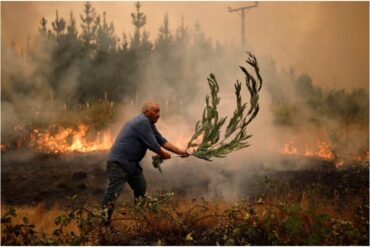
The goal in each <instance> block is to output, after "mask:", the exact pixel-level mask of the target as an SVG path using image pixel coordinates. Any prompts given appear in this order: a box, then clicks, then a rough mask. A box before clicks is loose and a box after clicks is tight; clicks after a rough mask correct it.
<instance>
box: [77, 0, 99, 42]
mask: <svg viewBox="0 0 370 247" xmlns="http://www.w3.org/2000/svg"><path fill="white" fill-rule="evenodd" d="M84 6H85V9H84V16H83V15H80V18H81V21H82V24H81V28H82V34H81V39H82V41H83V43H84V45H85V46H86V47H91V46H92V45H93V44H94V41H95V38H96V29H97V26H96V24H97V20H96V12H95V8H94V7H93V6H92V4H91V3H90V2H86V3H85V4H84Z"/></svg>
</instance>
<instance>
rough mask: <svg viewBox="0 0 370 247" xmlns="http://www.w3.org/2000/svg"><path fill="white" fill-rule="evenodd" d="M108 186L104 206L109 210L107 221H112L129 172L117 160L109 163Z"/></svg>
mask: <svg viewBox="0 0 370 247" xmlns="http://www.w3.org/2000/svg"><path fill="white" fill-rule="evenodd" d="M107 174H108V179H109V181H108V186H107V188H106V190H105V194H104V198H103V202H102V207H103V209H104V210H107V222H110V220H111V218H112V214H113V208H114V202H115V201H116V200H117V198H118V196H119V194H120V193H121V191H122V189H123V187H124V185H125V182H126V181H127V177H128V174H127V172H126V171H125V170H124V169H123V168H122V167H121V166H120V165H119V164H118V163H115V162H108V163H107Z"/></svg>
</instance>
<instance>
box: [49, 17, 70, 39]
mask: <svg viewBox="0 0 370 247" xmlns="http://www.w3.org/2000/svg"><path fill="white" fill-rule="evenodd" d="M51 25H52V27H53V30H54V32H55V37H56V39H57V41H59V40H60V38H61V36H62V35H63V33H64V30H65V28H66V21H65V20H64V19H63V18H59V15H58V10H57V11H56V17H55V21H53V22H52V23H51Z"/></svg>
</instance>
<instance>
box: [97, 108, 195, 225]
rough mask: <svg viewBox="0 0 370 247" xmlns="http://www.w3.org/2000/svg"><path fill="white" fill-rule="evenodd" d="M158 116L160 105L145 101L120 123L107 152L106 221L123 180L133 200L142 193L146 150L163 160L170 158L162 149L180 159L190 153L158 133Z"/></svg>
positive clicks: (143, 192)
mask: <svg viewBox="0 0 370 247" xmlns="http://www.w3.org/2000/svg"><path fill="white" fill-rule="evenodd" d="M159 117H160V107H159V104H158V103H157V102H155V101H146V102H145V103H144V105H143V108H142V113H140V114H139V115H138V116H136V117H135V118H133V119H132V120H130V121H129V122H127V123H126V125H124V126H123V128H122V129H121V131H120V132H119V134H118V136H117V138H116V140H115V142H114V144H113V146H112V148H111V150H110V152H109V154H108V161H107V174H108V179H109V182H108V186H107V189H106V191H105V195H104V198H103V203H102V206H103V209H104V210H107V215H106V216H107V224H109V222H110V220H111V217H112V213H113V208H114V202H115V200H116V199H117V197H118V196H119V194H120V192H121V190H122V189H123V186H124V185H125V183H126V182H128V184H129V185H130V187H131V189H132V190H133V191H134V198H135V200H136V199H138V198H140V197H144V196H145V192H146V181H145V178H144V175H143V168H142V167H141V166H140V164H139V162H140V161H141V160H142V159H143V158H144V156H145V153H146V151H147V149H150V150H151V151H153V152H155V153H157V154H158V155H160V156H161V157H162V158H163V159H170V158H171V155H170V154H169V153H168V152H166V151H165V150H164V149H166V150H168V151H171V152H174V153H176V154H178V155H180V156H181V157H183V158H184V157H188V156H189V153H188V152H187V151H186V150H182V149H179V148H177V147H176V146H174V145H172V144H171V143H170V142H168V141H167V140H166V139H165V138H164V137H163V136H162V135H161V134H160V133H159V132H158V130H157V128H156V127H155V125H154V124H155V123H156V122H157V121H158V119H159Z"/></svg>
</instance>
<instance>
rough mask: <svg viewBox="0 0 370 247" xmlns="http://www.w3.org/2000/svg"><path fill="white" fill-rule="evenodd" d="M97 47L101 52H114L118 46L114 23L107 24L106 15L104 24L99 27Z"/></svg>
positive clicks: (104, 14)
mask: <svg viewBox="0 0 370 247" xmlns="http://www.w3.org/2000/svg"><path fill="white" fill-rule="evenodd" d="M96 45H97V48H98V49H99V50H100V51H104V52H107V51H113V50H114V49H115V48H116V46H117V38H116V36H115V34H114V26H113V23H110V24H109V25H108V24H107V21H106V13H105V12H104V13H103V23H102V24H100V23H99V25H98V28H97V37H96Z"/></svg>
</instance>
